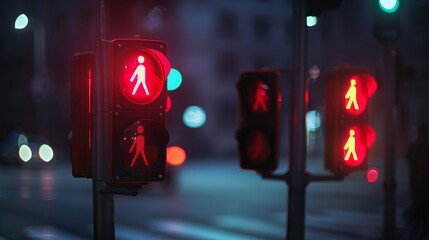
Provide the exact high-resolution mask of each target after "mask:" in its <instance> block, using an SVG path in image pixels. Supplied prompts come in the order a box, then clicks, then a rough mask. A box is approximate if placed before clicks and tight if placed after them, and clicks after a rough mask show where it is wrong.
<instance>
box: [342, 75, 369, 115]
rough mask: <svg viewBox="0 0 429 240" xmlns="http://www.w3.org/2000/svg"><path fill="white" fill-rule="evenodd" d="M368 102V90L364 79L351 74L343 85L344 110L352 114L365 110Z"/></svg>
mask: <svg viewBox="0 0 429 240" xmlns="http://www.w3.org/2000/svg"><path fill="white" fill-rule="evenodd" d="M367 103H368V92H367V90H366V84H365V80H364V79H362V78H361V77H360V76H352V77H350V78H349V79H348V81H347V82H346V84H345V85H344V110H345V111H346V112H347V113H349V114H352V115H359V114H361V113H362V112H363V111H365V109H366V106H367Z"/></svg>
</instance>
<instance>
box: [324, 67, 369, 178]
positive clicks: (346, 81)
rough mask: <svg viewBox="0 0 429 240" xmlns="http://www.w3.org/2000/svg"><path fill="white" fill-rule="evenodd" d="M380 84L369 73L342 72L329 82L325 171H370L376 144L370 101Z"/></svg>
mask: <svg viewBox="0 0 429 240" xmlns="http://www.w3.org/2000/svg"><path fill="white" fill-rule="evenodd" d="M376 89H377V83H376V81H375V80H374V78H373V77H372V76H371V75H369V74H368V73H367V72H366V71H363V70H359V69H351V68H341V69H338V70H336V71H332V72H330V73H329V74H328V78H327V82H326V129H325V130H326V132H325V167H326V168H327V169H329V170H331V171H332V172H333V173H334V174H336V175H347V174H348V173H350V172H352V171H356V170H366V168H367V166H368V149H369V147H370V146H371V145H372V144H373V142H374V140H375V132H374V130H373V129H372V127H371V126H370V124H369V119H368V118H369V114H368V112H369V99H370V98H371V97H372V95H373V94H374V93H375V91H376Z"/></svg>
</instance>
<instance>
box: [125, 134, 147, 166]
mask: <svg viewBox="0 0 429 240" xmlns="http://www.w3.org/2000/svg"><path fill="white" fill-rule="evenodd" d="M143 132H144V127H143V126H138V127H137V137H136V138H135V139H134V142H133V145H131V148H130V150H129V151H128V152H129V153H131V152H132V151H134V150H135V154H134V158H133V160H132V161H131V167H132V166H134V164H135V162H136V160H137V158H138V157H139V156H141V158H142V159H143V161H144V164H145V165H146V166H148V162H147V159H146V155H145V139H144V135H143Z"/></svg>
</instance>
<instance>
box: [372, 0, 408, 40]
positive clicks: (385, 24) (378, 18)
mask: <svg viewBox="0 0 429 240" xmlns="http://www.w3.org/2000/svg"><path fill="white" fill-rule="evenodd" d="M397 1H398V4H400V3H399V1H400V0H397ZM372 2H373V5H376V6H373V8H374V9H375V15H374V36H375V37H376V39H377V40H378V41H379V42H380V43H386V42H390V41H395V40H397V39H398V38H399V37H400V33H401V31H400V16H401V14H400V13H401V7H400V5H399V6H398V8H397V9H396V10H394V11H393V10H392V11H387V10H383V8H382V7H381V5H380V4H379V0H374V1H372Z"/></svg>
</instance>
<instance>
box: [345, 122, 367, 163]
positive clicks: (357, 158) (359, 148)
mask: <svg viewBox="0 0 429 240" xmlns="http://www.w3.org/2000/svg"><path fill="white" fill-rule="evenodd" d="M342 148H343V149H342V150H343V161H344V163H345V164H346V165H348V166H350V167H356V166H359V165H360V164H361V163H362V162H363V161H364V160H365V157H366V153H367V144H366V136H365V132H364V131H363V130H361V128H358V127H355V126H354V127H350V128H348V129H347V131H346V132H345V133H344V144H343V145H342Z"/></svg>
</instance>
